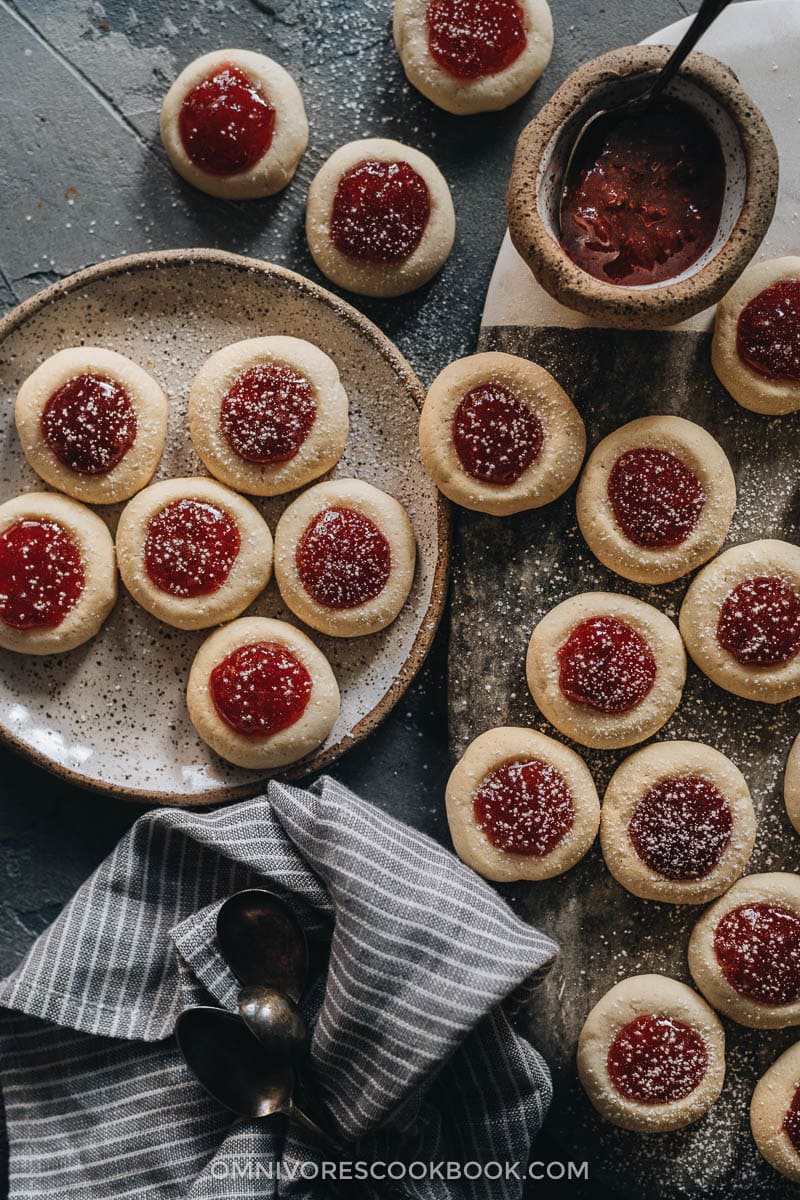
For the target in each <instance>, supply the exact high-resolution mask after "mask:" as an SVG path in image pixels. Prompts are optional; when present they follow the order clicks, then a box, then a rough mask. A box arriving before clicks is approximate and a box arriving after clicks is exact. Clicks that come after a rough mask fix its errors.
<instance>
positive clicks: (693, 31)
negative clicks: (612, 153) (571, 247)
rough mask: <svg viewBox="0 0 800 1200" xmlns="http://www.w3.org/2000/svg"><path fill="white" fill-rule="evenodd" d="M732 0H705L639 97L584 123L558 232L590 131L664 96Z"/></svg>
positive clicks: (560, 210)
mask: <svg viewBox="0 0 800 1200" xmlns="http://www.w3.org/2000/svg"><path fill="white" fill-rule="evenodd" d="M730 2H731V0H703V3H702V4H701V5H700V8H699V9H698V10H697V15H696V16H695V18H694V20H693V21H692V23H691V25H690V26H689V28H688V29H687V30H686V33H685V34H684V35H683V37H682V38H681V40H680V42H679V43H678V45H677V46H676V47H675V49H674V50H673V51H672V54H670V56H669V58H668V59H667V61H666V62H665V63H664V66H663V67H662V68H661V70H660V71H659V72H658V74H657V75H656V77H655V79H654V80H653V81H652V83H649V84H647V86H646V87H645V88H644V89H643V90H642V91H641V92H639V93H638V95H636V96H632V97H629V98H628V99H627V100H623V101H622V102H621V103H619V104H614V105H612V106H611V107H610V108H600V109H598V110H597V112H595V113H592V115H591V116H590V117H589V119H588V120H587V121H585V122H584V124H583V125H582V126H581V128H580V130H579V132H578V136H577V137H576V138H575V141H574V142H573V143H572V149H571V150H570V152H569V158H568V159H567V165H566V167H565V168H564V175H563V185H562V188H561V199H560V201H559V206H558V228H559V231H561V230H562V228H563V223H562V213H563V207H564V200H565V197H566V191H567V184H568V182H569V178H570V174H571V172H572V167H573V164H574V162H575V158H576V155H577V153H578V149H579V148H580V146H581V144H582V143H583V142H584V140H585V139H586V136H587V134H588V133H589V131H590V130H594V131H595V132H596V130H597V125H598V123H599V122H600V121H603V120H606V119H608V118H609V117H610V118H612V119H613V120H614V121H617V120H619V118H620V117H623V116H635V115H638V114H639V113H641V112H642V111H643V110H644V109H646V108H647V107H648V106H649V105H650V104H652V102H653V101H654V100H655V99H656V97H657V96H660V95H661V93H662V92H663V91H664V88H665V87H666V86H667V84H669V83H670V81H671V80H672V79H673V78H674V77H675V75H676V74H677V72H678V71H679V70H680V68H681V66H682V65H683V62H684V59H686V58H687V57H688V56H689V54H691V52H692V50H694V48H695V46H696V45H697V43H698V42H699V41H700V38H701V37H702V36H703V34H704V33H705V32H706V30H707V29H708V28H709V26H710V25H712V24H713V22H714V21H716V19H717V17H718V16H719V14H720V13H721V12H722V11H723V9H725V8H727V7H728V5H729V4H730Z"/></svg>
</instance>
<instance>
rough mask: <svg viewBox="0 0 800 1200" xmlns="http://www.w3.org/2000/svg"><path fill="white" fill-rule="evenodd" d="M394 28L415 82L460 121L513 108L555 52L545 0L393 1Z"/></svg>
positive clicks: (398, 48) (412, 82)
mask: <svg viewBox="0 0 800 1200" xmlns="http://www.w3.org/2000/svg"><path fill="white" fill-rule="evenodd" d="M393 28H394V41H395V45H396V46H397V53H398V54H399V55H400V60H401V62H402V64H403V69H404V70H405V73H406V75H407V77H408V81H409V83H410V84H411V85H412V86H413V87H415V88H416V89H417V90H418V91H420V92H422V94H423V96H426V97H427V98H428V99H429V100H432V101H433V103H434V104H437V105H438V106H439V108H443V109H445V110H446V111H447V112H451V113H455V114H456V115H459V116H463V115H467V114H470V113H477V112H490V111H496V110H497V109H501V108H508V106H509V105H510V104H513V103H514V101H515V100H519V98H520V97H521V96H524V95H525V93H526V92H527V91H529V89H530V88H532V87H533V85H534V83H535V82H536V80H537V79H538V78H539V76H540V75H541V74H542V72H543V71H544V69H545V67H546V66H547V64H548V63H549V61H550V55H551V54H552V52H553V20H552V17H551V15H550V9H549V7H548V5H547V3H546V0H395V4H394V21H393Z"/></svg>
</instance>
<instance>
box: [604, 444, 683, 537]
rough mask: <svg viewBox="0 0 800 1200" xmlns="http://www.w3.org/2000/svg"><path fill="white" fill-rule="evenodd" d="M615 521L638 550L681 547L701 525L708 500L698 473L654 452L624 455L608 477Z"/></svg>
mask: <svg viewBox="0 0 800 1200" xmlns="http://www.w3.org/2000/svg"><path fill="white" fill-rule="evenodd" d="M608 498H609V501H610V503H611V507H612V510H613V512H614V519H615V521H616V522H617V525H619V527H620V529H621V530H622V532H623V533H624V534H625V536H626V537H627V538H628V539H629V540H630V541H632V542H634V543H635V544H636V545H637V546H642V547H643V548H645V549H648V550H662V549H666V548H667V547H671V546H680V544H681V543H682V542H685V541H686V539H687V537H688V536H689V534H690V533H691V532H692V530H693V529H694V527H695V526H696V525H697V522H698V520H699V517H700V514H701V512H702V511H703V505H704V504H705V502H706V494H705V491H704V490H703V485H702V484H701V482H700V480H699V479H698V478H697V476H696V475H695V473H694V471H692V470H690V469H689V467H687V466H685V465H684V464H683V463H682V462H681V460H680V459H679V458H676V456H675V455H674V454H670V453H669V452H668V451H666V450H657V449H655V448H654V447H644V446H643V447H642V448H641V449H637V450H628V451H627V453H625V454H622V455H620V457H619V458H618V459H617V461H616V462H615V463H614V466H613V467H612V468H611V473H610V475H609V477H608Z"/></svg>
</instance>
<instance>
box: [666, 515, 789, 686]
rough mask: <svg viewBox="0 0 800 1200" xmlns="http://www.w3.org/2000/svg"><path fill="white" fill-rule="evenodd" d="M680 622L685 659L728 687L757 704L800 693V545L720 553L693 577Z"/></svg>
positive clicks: (752, 545)
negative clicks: (689, 659) (688, 655)
mask: <svg viewBox="0 0 800 1200" xmlns="http://www.w3.org/2000/svg"><path fill="white" fill-rule="evenodd" d="M679 623H680V629H681V634H682V635H683V640H684V642H685V643H686V649H687V650H688V651H689V654H690V655H691V657H692V658H693V659H694V661H695V662H696V663H697V665H698V667H699V668H700V670H701V671H702V672H703V673H704V674H705V675H707V676H708V677H709V679H712V680H713V681H714V683H716V684H719V686H720V687H722V688H725V689H726V691H729V692H733V693H734V695H736V696H744V697H745V699H747V700H760V701H761V702H762V703H763V704H780V703H782V702H783V701H784V700H791V699H793V698H794V697H795V696H800V547H797V546H794V545H792V544H791V543H790V542H780V541H776V540H771V539H768V540H765V541H758V542H747V543H745V544H744V545H742V546H734V547H732V548H731V549H730V550H726V551H725V552H724V554H720V556H719V558H715V559H714V561H713V562H711V563H709V564H708V566H707V567H704V568H703V570H702V571H700V573H699V574H698V575H697V576H696V577H695V579H694V580H693V581H692V584H691V586H690V588H689V590H688V591H687V593H686V596H685V598H684V601H683V605H682V607H681V612H680V622H679Z"/></svg>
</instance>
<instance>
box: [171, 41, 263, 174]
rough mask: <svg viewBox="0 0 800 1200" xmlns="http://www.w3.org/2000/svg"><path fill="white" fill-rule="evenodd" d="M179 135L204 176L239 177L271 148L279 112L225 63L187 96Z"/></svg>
mask: <svg viewBox="0 0 800 1200" xmlns="http://www.w3.org/2000/svg"><path fill="white" fill-rule="evenodd" d="M178 131H179V133H180V137H181V142H182V143H183V148H184V150H185V151H186V153H187V155H188V156H189V158H190V159H191V160H192V162H193V163H194V165H195V166H196V167H199V168H200V170H201V171H207V172H208V174H209V175H238V174H240V173H241V172H242V171H249V170H250V169H251V168H252V167H254V166H255V165H256V163H257V162H259V161H260V160H261V159H262V158H263V157H264V155H265V154H266V153H267V151H268V150H269V148H270V146H271V145H272V138H273V135H274V133H275V109H274V108H273V107H272V105H271V104H270V102H269V100H268V99H267V97H266V96H265V95H264V93H263V91H262V90H261V88H260V87H259V85H258V84H257V83H255V82H254V81H253V80H252V79H251V78H250V77H249V76H248V75H246V74H245V72H244V71H242V70H240V68H239V67H236V66H234V65H233V63H224V64H223V65H222V66H219V67H217V69H216V70H215V71H214V73H213V74H212V75H209V76H208V78H207V79H203V80H202V81H201V82H200V83H198V84H197V85H196V86H195V87H193V88H192V90H191V91H190V92H189V93H188V95H187V96H186V98H185V99H184V101H183V104H182V105H181V110H180V113H179V115H178Z"/></svg>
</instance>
